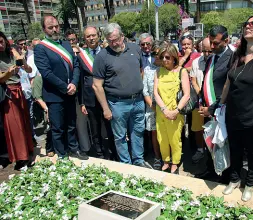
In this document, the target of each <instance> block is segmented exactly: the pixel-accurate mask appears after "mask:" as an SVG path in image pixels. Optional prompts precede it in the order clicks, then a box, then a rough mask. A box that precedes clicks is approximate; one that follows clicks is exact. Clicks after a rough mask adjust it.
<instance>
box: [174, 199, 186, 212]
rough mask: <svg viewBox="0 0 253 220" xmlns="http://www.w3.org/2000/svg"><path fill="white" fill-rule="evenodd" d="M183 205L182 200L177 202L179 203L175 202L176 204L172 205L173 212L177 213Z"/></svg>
mask: <svg viewBox="0 0 253 220" xmlns="http://www.w3.org/2000/svg"><path fill="white" fill-rule="evenodd" d="M182 203H183V201H182V200H177V201H175V202H174V203H173V204H172V206H171V210H172V211H177V210H178V208H179V207H180V205H181V204H182Z"/></svg>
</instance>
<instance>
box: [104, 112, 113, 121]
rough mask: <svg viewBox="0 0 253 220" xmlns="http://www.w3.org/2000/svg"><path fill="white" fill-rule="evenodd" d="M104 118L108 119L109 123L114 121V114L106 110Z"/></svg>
mask: <svg viewBox="0 0 253 220" xmlns="http://www.w3.org/2000/svg"><path fill="white" fill-rule="evenodd" d="M104 117H105V119H107V120H108V121H110V120H111V119H112V112H111V110H110V109H106V110H105V111H104Z"/></svg>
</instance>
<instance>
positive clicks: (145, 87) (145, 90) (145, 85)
mask: <svg viewBox="0 0 253 220" xmlns="http://www.w3.org/2000/svg"><path fill="white" fill-rule="evenodd" d="M143 96H144V100H145V102H146V103H147V105H148V106H149V107H150V108H151V107H152V100H151V97H150V95H149V93H148V77H147V74H144V77H143Z"/></svg>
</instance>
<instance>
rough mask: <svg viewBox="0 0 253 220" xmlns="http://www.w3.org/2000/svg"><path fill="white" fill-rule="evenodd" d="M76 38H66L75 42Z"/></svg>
mask: <svg viewBox="0 0 253 220" xmlns="http://www.w3.org/2000/svg"><path fill="white" fill-rule="evenodd" d="M75 40H76V38H68V41H75Z"/></svg>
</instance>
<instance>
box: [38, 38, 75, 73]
mask: <svg viewBox="0 0 253 220" xmlns="http://www.w3.org/2000/svg"><path fill="white" fill-rule="evenodd" d="M40 43H41V44H42V45H44V46H45V47H47V48H48V49H50V50H52V51H54V52H55V53H57V54H58V55H60V56H61V57H62V58H63V59H64V60H65V61H66V62H67V63H68V64H69V66H70V69H71V70H73V57H72V55H71V54H70V53H69V52H68V51H67V50H66V49H65V48H64V47H63V46H61V45H60V44H59V43H57V42H54V41H52V40H49V39H47V38H45V39H43V40H42V41H41V42H40Z"/></svg>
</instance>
